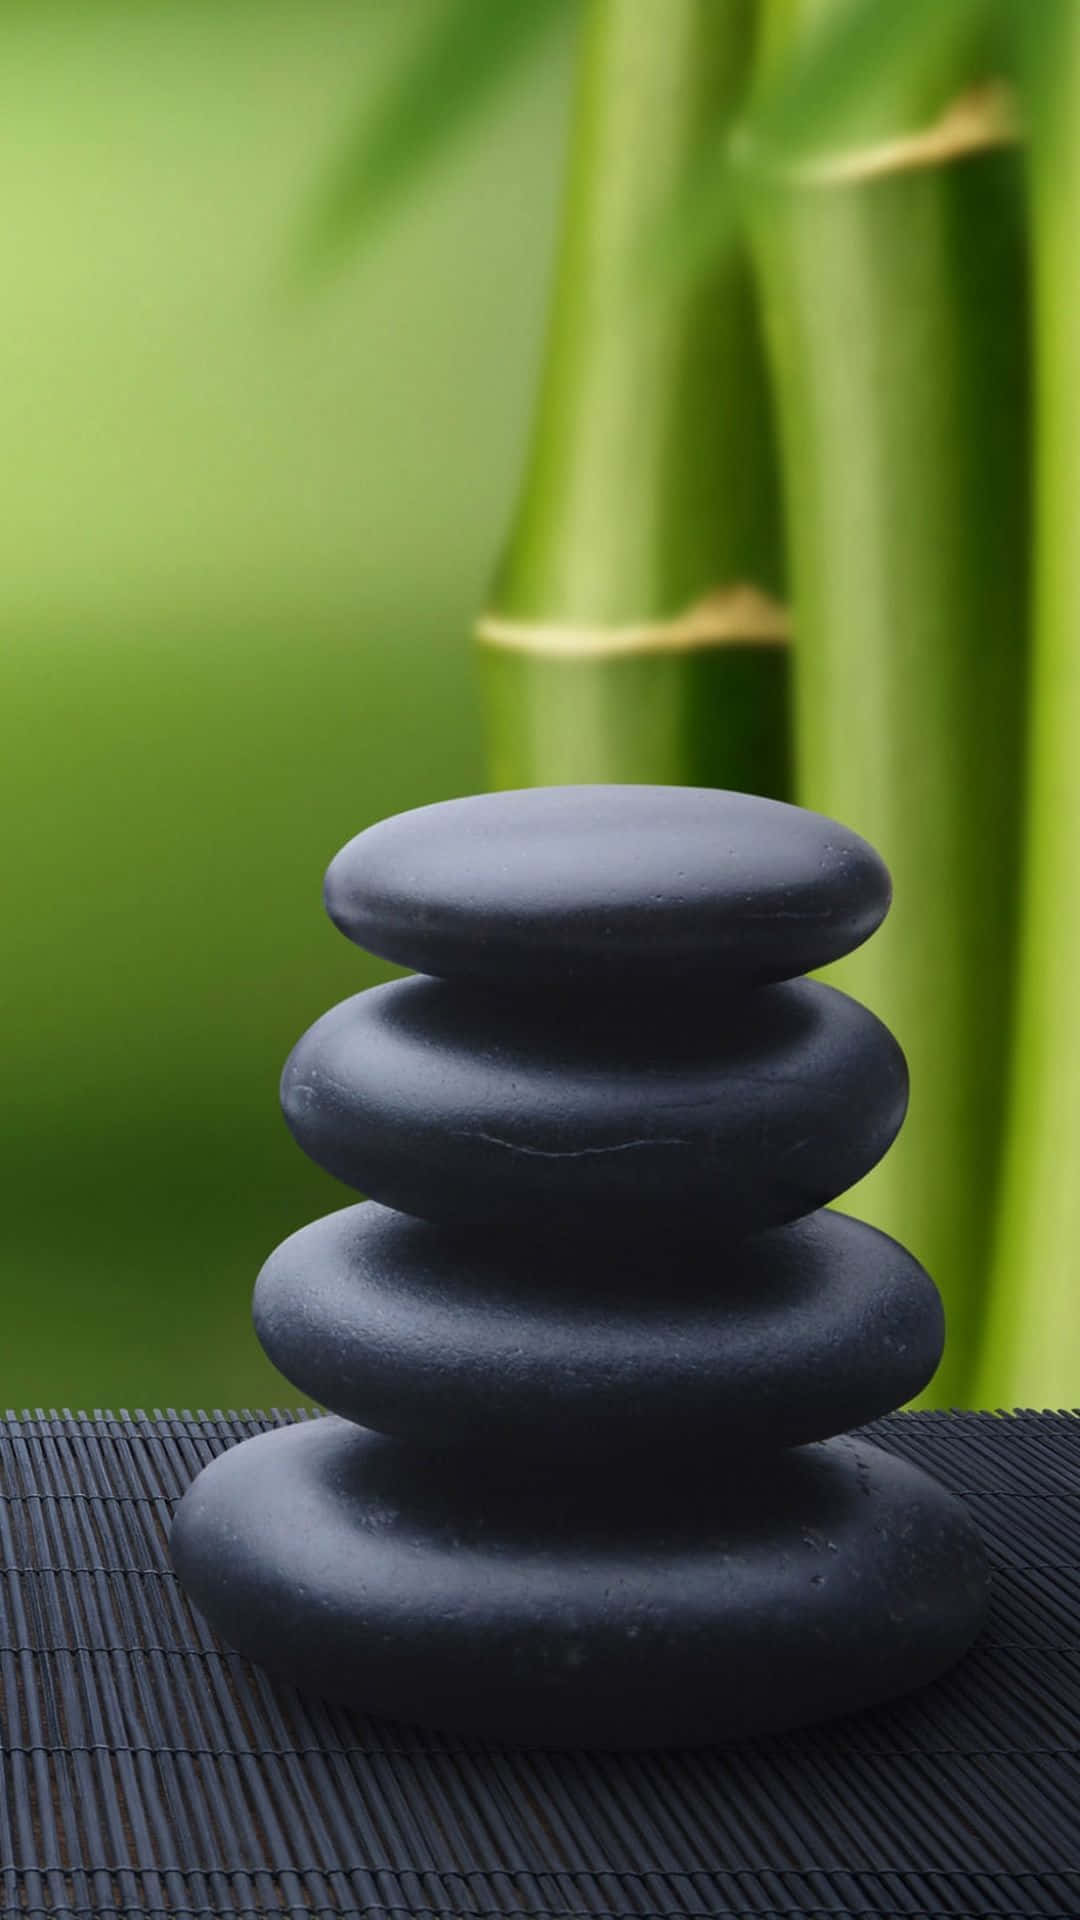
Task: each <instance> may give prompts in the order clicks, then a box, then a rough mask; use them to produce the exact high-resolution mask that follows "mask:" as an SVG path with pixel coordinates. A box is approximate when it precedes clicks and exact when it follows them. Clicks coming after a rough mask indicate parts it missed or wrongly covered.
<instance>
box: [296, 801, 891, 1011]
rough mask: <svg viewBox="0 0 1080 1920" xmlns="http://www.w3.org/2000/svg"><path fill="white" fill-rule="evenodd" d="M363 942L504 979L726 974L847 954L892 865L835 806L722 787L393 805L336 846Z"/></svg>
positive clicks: (354, 932) (872, 922)
mask: <svg viewBox="0 0 1080 1920" xmlns="http://www.w3.org/2000/svg"><path fill="white" fill-rule="evenodd" d="M325 899H326V909H327V912H328V913H329V915H330V918H331V919H332V920H333V922H334V924H335V926H337V927H340V929H341V931H342V933H345V934H347V935H348V937H349V939H350V940H354V941H355V942H356V943H357V945H358V946H361V947H367V948H368V949H369V950H370V952H372V953H378V954H382V955H383V956H384V957H385V958H386V959H389V960H396V961H398V962H399V963H400V964H401V965H402V966H406V967H415V968H416V969H418V970H419V971H420V972H422V973H430V974H437V975H442V976H445V977H448V978H460V979H479V980H488V981H494V982H497V983H498V984H499V985H500V986H507V985H514V984H520V985H527V986H542V985H546V984H551V983H560V982H561V983H567V982H575V983H581V982H593V983H604V984H610V983H619V984H623V985H628V984H637V985H646V986H651V985H657V986H660V985H662V983H664V982H669V983H671V982H675V981H678V980H685V979H691V978H696V979H699V980H707V981H708V982H710V983H711V984H712V985H713V986H714V987H716V988H718V989H719V988H723V987H724V986H725V985H730V984H731V983H733V982H734V983H738V984H741V985H743V986H746V985H748V984H752V983H760V982H764V981H771V980H788V979H792V978H793V977H794V976H795V975H796V974H800V973H809V972H812V971H813V969H814V968H816V967H821V966H824V965H825V964H826V962H827V961H830V960H836V959H839V957H840V956H841V954H845V953H848V952H850V951H851V949H852V948H853V947H857V946H859V945H860V944H861V943H862V941H864V940H865V939H867V938H868V936H869V935H870V934H871V933H873V931H874V929H875V927H877V926H878V925H879V924H880V922H881V920H882V919H883V918H884V916H885V913H886V912H887V910H888V906H889V899H890V881H889V874H888V869H887V868H886V866H885V864H884V862H883V861H882V860H881V858H880V856H879V855H878V854H877V853H875V851H874V849H873V848H872V847H871V846H869V845H868V844H867V842H866V841H865V840H863V839H861V838H860V837H859V835H858V834H856V833H852V832H851V830H850V829H849V828H847V827H842V826H840V825H839V824H838V822H837V821H835V820H828V819H826V818H825V817H824V816H823V815H821V814H818V813H811V812H809V811H808V810H807V809H806V808H804V807H794V806H789V805H787V804H786V803H785V802H783V801H780V800H765V799H762V798H761V797H760V796H759V795H756V794H747V793H730V792H725V791H722V790H718V789H716V788H713V787H656V786H616V785H611V786H571V787H535V788H523V789H520V790H518V791H515V792H509V793H494V794H475V795H470V796H468V797H467V798H464V799H460V800H443V801H440V802H438V803H437V804H436V805H434V806H429V807H417V808H415V809H413V810H412V811H411V812H409V813H399V814H395V815H393V816H392V817H391V818H389V819H387V820H380V821H378V822H377V823H376V825H374V826H372V827H368V828H366V829H365V831H364V832H363V833H360V834H357V836H356V837H355V839H353V840H350V842H349V843H348V845H347V846H346V847H343V848H342V850H341V852H340V853H339V854H337V856H336V857H335V859H334V860H332V861H331V863H330V867H329V869H328V871H327V874H326V882H325Z"/></svg>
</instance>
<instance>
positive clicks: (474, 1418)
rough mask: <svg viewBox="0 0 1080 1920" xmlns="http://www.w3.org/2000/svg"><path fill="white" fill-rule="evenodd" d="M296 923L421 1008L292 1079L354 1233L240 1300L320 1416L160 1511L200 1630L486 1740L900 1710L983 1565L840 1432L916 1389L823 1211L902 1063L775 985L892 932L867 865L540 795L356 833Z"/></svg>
mask: <svg viewBox="0 0 1080 1920" xmlns="http://www.w3.org/2000/svg"><path fill="white" fill-rule="evenodd" d="M326 899H327V907H328V910H329V912H330V915H331V917H332V919H333V920H334V921H335V923H336V924H337V925H338V926H339V927H340V928H341V929H342V930H343V931H344V932H345V933H346V934H347V935H348V936H349V937H350V938H351V939H353V940H355V941H356V942H357V943H358V944H360V945H363V946H366V947H368V948H370V949H371V950H372V951H373V952H376V953H378V954H381V955H383V956H385V957H387V958H389V959H391V960H394V961H397V962H399V963H400V964H402V965H405V966H409V967H413V968H415V969H417V970H418V971H417V972H416V973H414V974H413V975H412V977H408V978H403V979H399V980H395V981H393V982H391V983H390V984H389V985H386V986H381V987H375V988H371V989H369V990H368V991H367V992H364V993H360V994H357V995H355V996H354V997H353V998H352V999H350V1000H347V1001H345V1002H344V1003H343V1004H342V1005H341V1006H339V1007H336V1008H334V1009H333V1010H332V1011H331V1012H330V1013H328V1014H326V1015H325V1016H324V1017H323V1018H322V1019H321V1020H319V1021H317V1022H316V1024H315V1025H314V1026H313V1027H312V1028H311V1029H310V1030H309V1031H308V1033H306V1034H305V1035H304V1037H303V1038H302V1039H301V1040H300V1042H299V1043H298V1045H297V1046H296V1047H295V1049H294V1050H293V1053H292V1054H291V1056H290V1058H289V1061H288V1063H287V1065H286V1068H285V1072H284V1075H283V1079H282V1103H283V1107H284V1111H285V1115H286V1119H287V1121H288V1123H289V1126H290V1128H291V1129H292V1131H293V1133H294V1135H295V1137H296V1139H297V1140H298V1142H299V1143H300V1145H301V1146H302V1147H303V1148H304V1149H305V1151H306V1152H307V1153H309V1154H310V1155H311V1156H312V1158H313V1159H315V1160H316V1161H317V1162H318V1163H319V1164H320V1165H321V1166H323V1167H326V1168H327V1169H329V1171H330V1172H332V1173H334V1174H336V1175H338V1176H339V1177H340V1178H341V1179H343V1180H344V1181H346V1182H347V1183H348V1184H349V1185H350V1186H352V1187H354V1188H356V1189H358V1190H359V1191H361V1192H364V1193H366V1194H368V1195H370V1196H372V1197H371V1198H369V1199H368V1200H367V1201H365V1202H363V1203H361V1204H359V1205H355V1206H350V1207H347V1208H345V1209H343V1210H342V1211H340V1212H337V1213H334V1214H331V1215H330V1216H328V1217H327V1218H326V1219H323V1220H318V1221H316V1222H315V1223H314V1224H313V1225H311V1226H308V1227H305V1228H303V1229H302V1230H301V1231H300V1232H299V1233H296V1234H294V1235H293V1236H292V1237H291V1238H290V1239H289V1240H287V1241H285V1242H284V1243H283V1245H282V1246H280V1247H279V1248H278V1249H277V1250H276V1252H275V1253H274V1254H272V1256H271V1258H270V1259H269V1260H268V1261H267V1263H266V1265H265V1267H264V1268H263V1270H262V1273H261V1274H260V1276H259V1279H258V1283H257V1286H256V1293H255V1324H256V1328H257V1331H258V1334H259V1337H260V1339H261V1341H262V1343H263V1345H264V1347H265V1349H266V1351H267V1353H268V1354H269V1355H270V1358H271V1359H272V1360H273V1361H274V1362H275V1364H276V1365H277V1366H278V1367H280V1369H281V1371H282V1372H283V1373H284V1374H285V1375H286V1376H287V1377H288V1378H289V1379H290V1380H291V1381H293V1382H294V1383H295V1384H296V1385H297V1386H298V1387H299V1388H301V1389H302V1391H303V1392H304V1393H306V1394H308V1395H310V1396H311V1397H312V1398H313V1399H315V1400H317V1401H318V1402H319V1403H320V1404H321V1405H323V1406H325V1407H326V1408H328V1409H330V1415H329V1417H327V1418H324V1419H318V1420H312V1421H309V1422H305V1423H300V1424H298V1425H294V1426H289V1427H285V1428H282V1429H279V1430H276V1431H273V1432H270V1433H267V1434H264V1435H260V1436H259V1437H257V1438H255V1439H253V1440H250V1441H247V1442H244V1443H243V1444H242V1445H240V1446H238V1447H236V1448H234V1449H232V1450H231V1451H230V1452H229V1453H228V1454H226V1455H224V1456H223V1457H222V1458H221V1459H219V1460H217V1461H215V1462H214V1463H213V1464H212V1465H211V1466H210V1467H208V1468H206V1469H205V1470H204V1472H203V1473H201V1474H200V1475H199V1477H198V1479H197V1480H196V1481H195V1482H194V1483H193V1485H192V1487H191V1488H190V1489H189V1490H188V1493H187V1494H186V1496H185V1498H184V1500H183V1502H182V1503H181V1506H180V1509H179V1512H178V1514H177V1518H176V1521H175V1524H174V1529H173V1534H172V1553H173V1559H174V1563H175V1565H176V1568H177V1571H178V1573H179V1575H180V1577H181V1579H182V1581H183V1582H184V1584H185V1585H186V1587H187V1588H188V1590H189V1592H190V1593H191V1595H192V1597H193V1599H194V1600H195V1602H196V1604H197V1605H198V1606H199V1607H200V1608H201V1609H202V1611H203V1612H204V1613H205V1614H206V1615H207V1616H208V1618H209V1619H210V1620H211V1622H212V1623H213V1624H214V1625H215V1626H216V1627H217V1628H218V1629H219V1631H220V1632H221V1633H222V1634H223V1635H224V1637H225V1638H226V1640H228V1641H229V1642H230V1643H231V1644H232V1645H233V1646H235V1647H237V1648H238V1649H240V1650H241V1651H242V1652H244V1653H246V1654H248V1655H249V1656H250V1657H252V1658H254V1659H256V1660H258V1661H260V1662H262V1663H264V1664H265V1665H266V1666H268V1667H269V1668H271V1669H273V1670H274V1671H276V1672H277V1673H279V1674H281V1675H283V1676H286V1677H289V1678H291V1679H293V1680H294V1681H295V1682H296V1683H297V1684H299V1685H301V1686H304V1687H307V1688H310V1689H312V1690H315V1691H317V1692H319V1693H321V1694H324V1695H328V1696H330V1697H331V1698H334V1699H337V1700H341V1701H344V1702H346V1703H349V1704H352V1705H355V1706H357V1707H360V1708H362V1709H364V1710H366V1711H368V1712H371V1713H374V1714H381V1715H389V1716H391V1717H393V1718H394V1719H397V1720H402V1721H414V1722H419V1723H424V1724H429V1725H435V1726H441V1727H445V1728H448V1729H454V1730H457V1731H459V1732H464V1733H467V1734H474V1735H479V1736H481V1737H484V1738H487V1739H492V1740H497V1741H505V1742H511V1743H524V1744H536V1745H543V1746H586V1747H640V1746H651V1745H671V1744H676V1745H685V1744H698V1743H702V1742H712V1741H719V1740H727V1739H731V1738H735V1737H739V1736H742V1735H747V1734H755V1733H761V1732H765V1731H770V1730H774V1729H779V1728H783V1727H788V1726H793V1725H797V1724H800V1723H804V1722H807V1721H810V1720H814V1719H819V1718H823V1717H828V1716H831V1715H835V1714H839V1713H844V1712H849V1711H852V1710H856V1709H859V1708H862V1707H865V1706H868V1705H870V1704H873V1703H875V1702H878V1701H881V1700H884V1699H887V1698H889V1697H891V1696H893V1695H895V1694H898V1693H901V1692H904V1691H906V1690H907V1689H909V1688H911V1687H915V1686H919V1685H922V1684H925V1683H926V1682H928V1681H930V1680H932V1679H933V1678H934V1677H935V1676H936V1675H937V1674H939V1673H940V1672H942V1671H943V1670H944V1669H945V1668H946V1667H947V1666H949V1665H950V1664H951V1663H952V1662H953V1661H954V1660H955V1659H956V1658H957V1657H958V1656H959V1655H960V1654H961V1653H962V1652H963V1651H964V1649H965V1648H966V1647H967V1646H968V1644H969V1643H970V1641H971V1640H972V1638H973V1637H974V1635H975V1633H976V1632H977V1631H978V1628H979V1625H980V1624H981V1620H982V1617H983V1613H984V1608H985V1600H986V1588H987V1573H986V1565H985V1559H984V1555H983V1551H982V1547H981V1543H980V1541H979V1539H978V1536H977V1534H976V1532H975V1530H974V1528H973V1527H972V1524H971V1522H970V1520H969V1518H968V1516H967V1514H966V1512H965V1511H964V1509H963V1508H962V1506H960V1505H959V1504H958V1503H957V1502H956V1501H955V1500H954V1499H952V1498H951V1497H950V1496H948V1495H947V1494H946V1493H945V1492H944V1491H943V1490H942V1489H941V1488H940V1487H939V1486H938V1485H937V1484H936V1483H935V1482H934V1481H932V1480H930V1479H929V1478H928V1477H927V1476H926V1475H924V1474H923V1473H921V1472H920V1471H918V1470H917V1469H916V1468H914V1467H912V1466H910V1465H908V1464H907V1463H905V1462H903V1461H901V1460H899V1459H898V1458H896V1457H894V1456H892V1455H890V1454H889V1453H887V1452H885V1451H883V1450H882V1449H881V1448H879V1447H877V1446H875V1445H873V1444H872V1443H871V1442H870V1441H869V1440H867V1439H865V1438H861V1437H852V1436H851V1435H850V1434H849V1433H848V1429H850V1428H852V1427H858V1426H861V1425H862V1424H863V1423H865V1422H867V1421H869V1420H872V1419H874V1418H875V1417H876V1416H878V1415H880V1414H883V1413H885V1412H888V1411H890V1410H891V1409H893V1408H895V1407H897V1406H899V1405H901V1404H902V1403H903V1402H905V1401H906V1400H908V1399H910V1398H911V1397H912V1396H914V1395H915V1394H916V1393H918V1392H919V1391H920V1390H921V1388H922V1387H923V1386H925V1384H926V1383H927V1381H928V1380H929V1379H930V1377H931V1375H932V1374H933V1372H934V1369H935V1367H936V1366H937V1363H938V1360H939V1358H940V1355H941V1349H942V1343H943V1338H944V1325H943V1316H942V1310H941V1303H940V1300H939V1297H938V1294H937V1291H936V1289H935V1287H934V1285H933V1283H932V1282H931V1281H930V1279H929V1278H928V1276H927V1275H926V1274H925V1273H924V1272H923V1270H922V1268H921V1267H920V1266H919V1265H918V1263H917V1262H916V1261H915V1260H914V1259H913V1258H912V1257H911V1255H909V1254H908V1253H906V1252H905V1251H904V1249H903V1248H902V1247H900V1246H898V1245H897V1244H896V1242H895V1241H893V1240H891V1239H889V1238H887V1237H886V1236H885V1235H883V1234H881V1233H878V1232H876V1231H875V1230H874V1229H873V1228H871V1227H869V1226H867V1225H865V1224H864V1223H863V1222H861V1221H859V1220H855V1219H851V1218H849V1217H847V1216H845V1215H843V1214H840V1213H836V1212H833V1211H831V1210H829V1208H828V1202H830V1201H831V1200H833V1199H835V1198H836V1197H837V1196H838V1195H839V1194H841V1193H842V1192H844V1190H845V1189H846V1188H847V1187H849V1186H850V1185H852V1184H853V1183H854V1182H855V1181H856V1180H858V1179H859V1178H861V1176H862V1175H863V1174H864V1173H865V1172H867V1171H868V1170H869V1169H870V1168H871V1167H872V1166H873V1165H874V1164H875V1163H876V1161H877V1160H878V1159H879V1158H880V1157H881V1155H882V1154H883V1153H884V1152H885V1151H886V1149H887V1147H888V1146H889V1144H890V1142H891V1141H892V1139H893V1137H894V1135H895V1133H896V1131H897V1129H898V1127H899V1125H900V1123H901V1121H902V1119H903V1115H904V1110H905V1106H906V1100H907V1076H906V1069H905V1065H904V1061H903V1056H902V1054H901V1053H900V1050H899V1048H898V1047H897V1045H896V1043H895V1041H894V1040H893V1039H892V1037H891V1036H890V1034H889V1033H888V1032H887V1030H886V1029H885V1028H884V1027H883V1026H882V1025H881V1023H880V1021H878V1020H877V1019H875V1017H874V1016H873V1015H872V1014H870V1013H869V1012H868V1011H867V1010H866V1009H865V1008H863V1007H861V1006H860V1005H859V1004H858V1003H857V1002H855V1001H854V1000H851V999H850V998H848V997H847V996H846V995H844V994H842V993H839V992H837V991H836V990H835V989H833V988H831V987H828V986H826V985H824V984H822V983H821V982H820V981H815V980H809V979H806V978H803V977H801V976H803V975H805V974H806V973H807V972H809V971H811V970H813V969H816V968H818V967H820V966H822V965H824V964H825V963H827V962H828V961H830V960H833V959H836V958H838V957H839V956H840V955H842V954H843V953H845V952H847V951H849V950H850V949H851V948H853V947H855V946H857V945H858V944H859V943H860V942H861V941H862V940H864V939H865V938H867V937H868V935H869V934H871V933H872V932H873V930H874V928H875V927H876V926H877V925H878V923H879V922H880V920H881V919H882V917H883V916H884V914H885V912H886V910H887V907H888V903H889V880H888V874H887V872H886V870H885V868H884V867H883V865H882V863H881V861H880V860H879V859H878V857H877V855H876V854H875V853H874V852H873V850H872V849H871V848H870V847H868V846H867V845H866V843H865V842H864V841H862V840H860V839H859V838H858V837H857V836H856V835H854V834H852V833H850V832H848V831H847V830H846V829H844V828H842V827H840V826H838V825H837V824H836V823H835V822H833V821H828V820H825V819H823V818H822V817H821V816H818V815H815V814H811V813H808V812H806V811H804V810H802V809H798V808H794V807H788V806H784V805H781V804H780V803H778V802H774V801H768V800H763V799H758V798H755V797H751V796H748V795H744V794H733V793H720V792H716V791H713V790H706V789H687V788H665V787H577V788H575V787H567V788H541V789H536V790H531V791H527V792H519V793H510V794H498V795H488V796H478V797H475V798H471V799H466V800H457V801H448V802H445V803H442V804H441V805H439V806H435V807H427V808H422V809H418V810H417V811H416V812H414V813H411V814H402V815H398V816H396V817H395V818H393V819H390V820H387V821H383V822H381V823H379V824H378V825H377V826H375V827H373V828H370V829H368V830H367V831H366V832H365V833H362V834H360V835H358V836H357V838H356V839H355V840H353V841H351V842H350V843H349V845H348V846H347V847H345V848H344V849H343V851H342V852H341V853H340V854H339V855H338V856H337V858H336V859H335V860H334V861H333V863H332V864H331V867H330V869H329V872H328V875H327V885H326Z"/></svg>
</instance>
